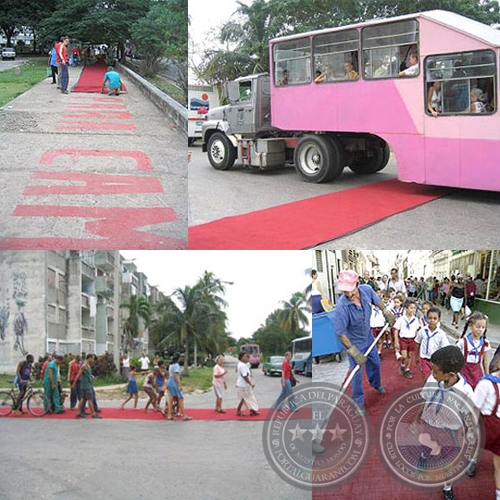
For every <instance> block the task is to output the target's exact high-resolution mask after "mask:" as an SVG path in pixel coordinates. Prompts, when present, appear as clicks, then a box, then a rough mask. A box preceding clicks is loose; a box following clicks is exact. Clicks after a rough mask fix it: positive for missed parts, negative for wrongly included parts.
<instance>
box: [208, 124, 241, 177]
mask: <svg viewBox="0 0 500 500" xmlns="http://www.w3.org/2000/svg"><path fill="white" fill-rule="evenodd" d="M207 152H208V160H209V161H210V164H211V165H212V167H214V168H215V169H216V170H229V169H230V168H231V167H232V166H233V165H234V161H235V160H236V148H235V147H234V146H233V145H232V143H231V141H230V140H229V138H228V137H227V136H226V135H225V134H222V133H220V132H215V134H212V135H211V136H210V139H208V145H207Z"/></svg>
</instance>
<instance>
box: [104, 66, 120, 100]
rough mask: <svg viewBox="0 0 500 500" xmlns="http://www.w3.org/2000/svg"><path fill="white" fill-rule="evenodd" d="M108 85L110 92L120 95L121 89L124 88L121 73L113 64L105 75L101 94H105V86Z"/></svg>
mask: <svg viewBox="0 0 500 500" xmlns="http://www.w3.org/2000/svg"><path fill="white" fill-rule="evenodd" d="M106 86H107V87H108V89H109V94H113V95H120V92H119V91H120V90H123V86H122V82H121V80H120V75H119V74H118V73H117V72H116V71H115V70H114V68H113V66H109V67H108V72H107V73H106V74H105V75H104V80H103V82H102V88H101V94H104V88H105V87H106Z"/></svg>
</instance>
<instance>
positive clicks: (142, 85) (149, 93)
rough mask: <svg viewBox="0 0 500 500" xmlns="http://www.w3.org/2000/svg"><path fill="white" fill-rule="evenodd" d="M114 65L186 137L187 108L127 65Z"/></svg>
mask: <svg viewBox="0 0 500 500" xmlns="http://www.w3.org/2000/svg"><path fill="white" fill-rule="evenodd" d="M116 66H117V67H118V68H120V70H121V71H123V72H124V73H126V75H127V76H128V77H129V78H130V79H131V80H133V82H134V84H135V85H136V86H137V87H138V88H139V89H140V91H141V92H142V93H143V94H144V95H145V96H146V97H148V98H149V99H150V100H151V102H152V103H153V104H155V105H156V106H157V107H158V108H160V110H162V111H163V112H164V113H165V114H167V115H168V116H169V117H170V118H171V119H172V120H173V121H174V122H175V124H176V125H177V126H178V128H179V130H180V131H182V132H183V133H184V134H185V135H186V137H187V133H188V114H187V109H186V108H185V107H184V106H182V105H181V104H179V103H178V102H177V101H175V100H174V99H172V98H171V97H170V96H169V95H167V94H165V93H164V92H162V91H161V90H160V89H158V88H156V87H155V86H154V85H151V84H150V83H149V82H148V81H147V80H145V79H144V78H142V76H140V75H138V74H137V73H135V72H134V71H132V70H131V69H130V68H128V67H127V66H124V65H123V64H120V63H118V62H117V63H116Z"/></svg>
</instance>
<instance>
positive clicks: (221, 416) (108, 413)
mask: <svg viewBox="0 0 500 500" xmlns="http://www.w3.org/2000/svg"><path fill="white" fill-rule="evenodd" d="M25 411H26V410H25ZM268 411H269V409H268V408H262V409H261V410H259V413H260V415H256V416H254V417H250V416H249V415H248V410H247V411H246V412H244V413H245V414H246V416H245V417H237V416H236V409H234V408H230V409H227V410H226V412H227V413H216V412H215V411H214V410H213V409H207V408H200V409H195V408H193V409H191V408H187V414H188V415H189V416H190V417H192V418H193V420H265V419H266V416H267V413H268ZM101 415H102V417H103V418H109V419H125V420H165V421H166V420H167V419H166V418H165V417H163V416H162V415H161V413H159V412H156V411H154V410H148V412H147V413H146V412H145V411H144V408H139V409H138V410H134V409H133V408H132V407H131V406H129V407H125V409H124V410H120V408H102V409H101ZM75 416H76V411H70V410H66V412H65V413H61V414H59V415H57V414H55V413H49V414H47V415H44V416H43V417H33V416H32V415H31V414H29V413H27V414H26V415H15V414H13V413H11V414H10V415H9V418H22V419H27V418H43V419H46V418H51V419H57V420H64V419H75V420H76V418H75ZM87 418H88V419H90V418H91V417H90V415H89V416H87ZM297 418H300V417H299V416H297ZM176 420H179V421H182V418H177V419H176Z"/></svg>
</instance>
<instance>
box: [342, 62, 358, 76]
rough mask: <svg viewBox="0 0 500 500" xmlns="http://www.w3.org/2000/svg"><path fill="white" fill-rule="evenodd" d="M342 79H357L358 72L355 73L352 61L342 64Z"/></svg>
mask: <svg viewBox="0 0 500 500" xmlns="http://www.w3.org/2000/svg"><path fill="white" fill-rule="evenodd" d="M344 73H345V74H344V77H343V78H342V79H343V80H357V79H358V78H359V75H358V72H357V71H355V69H354V66H353V64H352V61H346V62H345V63H344Z"/></svg>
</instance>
